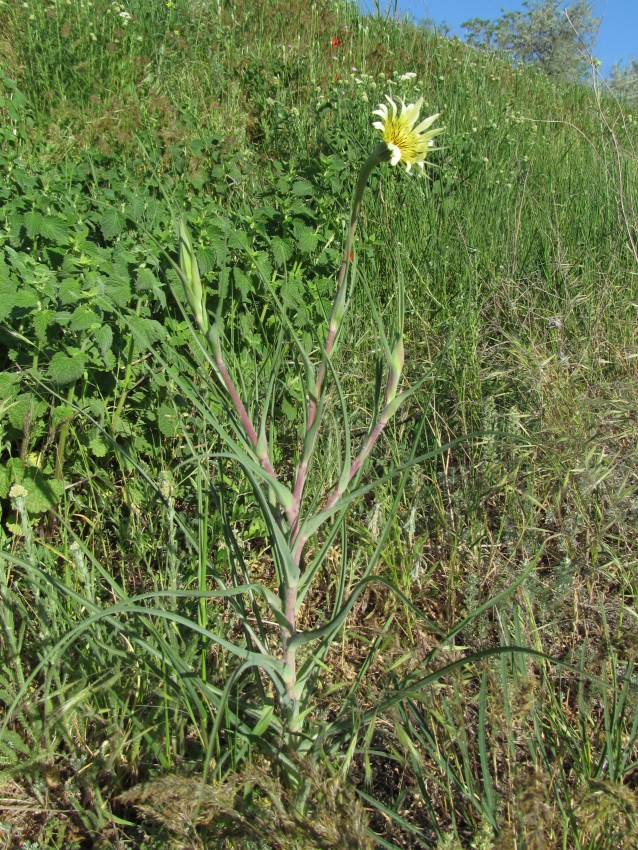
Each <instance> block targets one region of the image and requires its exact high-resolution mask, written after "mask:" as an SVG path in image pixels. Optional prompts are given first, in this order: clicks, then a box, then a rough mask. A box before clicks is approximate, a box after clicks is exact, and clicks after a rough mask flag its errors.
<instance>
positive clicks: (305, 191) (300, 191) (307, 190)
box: [292, 180, 315, 198]
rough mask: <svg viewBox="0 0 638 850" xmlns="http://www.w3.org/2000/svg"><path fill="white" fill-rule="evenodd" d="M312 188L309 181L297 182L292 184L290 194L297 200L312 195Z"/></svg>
mask: <svg viewBox="0 0 638 850" xmlns="http://www.w3.org/2000/svg"><path fill="white" fill-rule="evenodd" d="M314 191H315V190H314V186H313V185H312V183H310V181H309V180H297V181H296V182H295V183H293V184H292V194H293V195H295V196H296V197H297V198H303V197H309V196H311V195H314Z"/></svg>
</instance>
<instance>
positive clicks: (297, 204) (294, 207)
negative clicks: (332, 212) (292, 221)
mask: <svg viewBox="0 0 638 850" xmlns="http://www.w3.org/2000/svg"><path fill="white" fill-rule="evenodd" d="M290 211H291V212H292V213H294V214H295V215H305V216H307V217H308V218H310V219H314V218H315V214H314V213H313V211H312V210H311V209H310V207H309V206H307V205H306V204H304V202H303V201H302V200H300V199H299V198H295V200H294V201H293V202H292V203H291V204H290Z"/></svg>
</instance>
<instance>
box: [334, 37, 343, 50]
mask: <svg viewBox="0 0 638 850" xmlns="http://www.w3.org/2000/svg"><path fill="white" fill-rule="evenodd" d="M341 44H342V41H341V39H340V38H339V36H338V35H335V37H334V38H333V39H332V46H333V47H341Z"/></svg>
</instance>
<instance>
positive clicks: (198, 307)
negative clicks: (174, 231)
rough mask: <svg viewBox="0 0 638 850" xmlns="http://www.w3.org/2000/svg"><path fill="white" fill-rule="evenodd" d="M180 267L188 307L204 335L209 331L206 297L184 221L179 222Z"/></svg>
mask: <svg viewBox="0 0 638 850" xmlns="http://www.w3.org/2000/svg"><path fill="white" fill-rule="evenodd" d="M179 267H180V269H181V272H182V281H183V283H184V291H185V293H186V300H187V301H188V306H189V307H190V308H191V310H192V311H193V316H194V317H195V321H196V322H197V325H198V326H199V329H200V330H201V332H202V333H206V331H207V330H208V316H207V315H206V295H205V293H204V289H203V287H202V281H201V278H200V276H199V266H198V265H197V257H196V256H195V251H194V250H193V245H192V243H191V240H190V236H189V235H188V231H187V229H186V225H185V224H184V220H183V219H180V221H179Z"/></svg>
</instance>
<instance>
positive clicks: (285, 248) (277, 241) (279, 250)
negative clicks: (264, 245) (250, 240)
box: [270, 236, 292, 266]
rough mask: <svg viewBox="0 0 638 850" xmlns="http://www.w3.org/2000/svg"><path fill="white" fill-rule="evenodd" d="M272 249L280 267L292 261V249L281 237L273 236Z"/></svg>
mask: <svg viewBox="0 0 638 850" xmlns="http://www.w3.org/2000/svg"><path fill="white" fill-rule="evenodd" d="M270 247H271V249H272V255H273V257H274V258H275V263H276V264H277V265H278V266H283V265H284V264H285V263H286V262H287V261H288V260H289V259H290V256H291V254H292V249H291V247H290V245H289V244H288V242H286V241H285V239H282V238H281V236H273V238H272V239H271V241H270Z"/></svg>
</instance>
